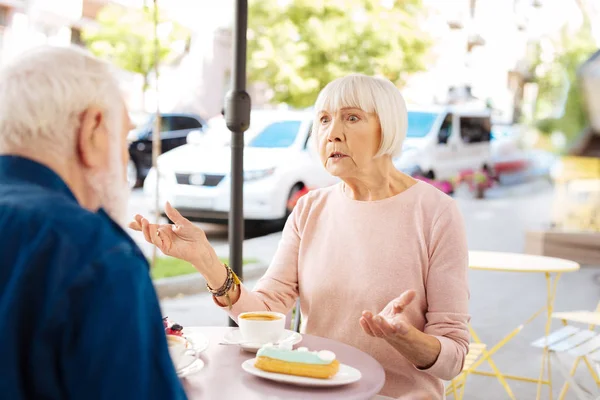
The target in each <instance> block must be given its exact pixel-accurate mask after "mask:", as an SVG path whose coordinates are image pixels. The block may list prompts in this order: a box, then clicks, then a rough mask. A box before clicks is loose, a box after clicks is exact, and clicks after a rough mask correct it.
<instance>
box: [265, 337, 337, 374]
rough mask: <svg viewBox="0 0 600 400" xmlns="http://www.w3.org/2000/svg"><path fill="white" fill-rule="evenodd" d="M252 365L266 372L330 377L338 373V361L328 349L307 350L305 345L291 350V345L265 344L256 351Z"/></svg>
mask: <svg viewBox="0 0 600 400" xmlns="http://www.w3.org/2000/svg"><path fill="white" fill-rule="evenodd" d="M254 366H255V367H256V368H258V369H261V370H263V371H267V372H275V373H279V374H286V375H295V376H305V377H309V378H318V379H330V378H332V377H334V376H335V374H337V373H338V371H339V369H340V363H339V361H338V360H337V359H336V356H335V353H334V352H332V351H329V350H321V351H308V349H307V348H306V347H300V348H299V349H297V350H292V348H291V345H289V344H288V345H285V344H281V345H279V346H277V347H276V346H274V345H272V344H266V345H264V346H263V347H261V348H260V350H258V353H256V362H255V364H254Z"/></svg>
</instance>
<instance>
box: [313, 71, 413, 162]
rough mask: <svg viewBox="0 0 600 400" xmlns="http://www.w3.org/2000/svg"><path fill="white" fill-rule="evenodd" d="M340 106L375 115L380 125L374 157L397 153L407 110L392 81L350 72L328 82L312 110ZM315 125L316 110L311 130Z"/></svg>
mask: <svg viewBox="0 0 600 400" xmlns="http://www.w3.org/2000/svg"><path fill="white" fill-rule="evenodd" d="M343 108H359V109H361V110H363V111H366V112H368V113H373V114H376V115H377V116H378V118H379V125H380V126H381V145H380V148H379V152H378V153H377V154H376V156H382V155H390V156H392V157H398V156H400V153H401V152H402V143H403V142H404V139H405V137H406V129H407V127H408V116H407V115H408V112H407V109H406V103H405V101H404V98H403V97H402V94H400V91H399V90H398V88H397V87H396V86H394V84H393V83H392V82H390V81H389V80H387V79H384V78H379V77H370V76H367V75H363V74H351V75H347V76H344V77H342V78H338V79H336V80H334V81H332V82H330V83H329V84H328V85H327V86H325V88H323V90H321V92H320V93H319V96H318V98H317V101H316V103H315V110H317V111H318V110H341V109H343ZM318 128H319V115H318V113H317V114H316V115H315V119H314V122H313V133H316V131H317V130H318ZM316 136H317V135H313V137H316Z"/></svg>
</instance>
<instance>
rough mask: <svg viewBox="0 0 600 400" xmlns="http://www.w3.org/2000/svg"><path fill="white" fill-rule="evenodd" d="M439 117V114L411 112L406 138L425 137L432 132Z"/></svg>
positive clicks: (409, 113)
mask: <svg viewBox="0 0 600 400" xmlns="http://www.w3.org/2000/svg"><path fill="white" fill-rule="evenodd" d="M438 116H439V114H436V113H431V112H424V111H409V112H408V130H407V131H406V137H409V138H422V137H425V136H426V135H427V134H428V133H429V132H431V128H432V127H433V124H434V122H435V121H436V119H437V118H438Z"/></svg>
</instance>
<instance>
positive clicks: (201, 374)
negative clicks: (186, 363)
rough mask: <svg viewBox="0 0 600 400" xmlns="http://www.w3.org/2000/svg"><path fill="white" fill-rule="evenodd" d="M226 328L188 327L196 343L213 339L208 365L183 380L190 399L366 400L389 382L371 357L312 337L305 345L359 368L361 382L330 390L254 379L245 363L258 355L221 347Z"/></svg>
mask: <svg viewBox="0 0 600 400" xmlns="http://www.w3.org/2000/svg"><path fill="white" fill-rule="evenodd" d="M230 329H235V328H225V327H186V328H185V332H186V335H188V336H189V337H190V338H191V339H192V340H194V336H196V335H203V336H205V337H206V338H208V340H209V342H210V343H209V345H208V349H206V351H204V352H202V353H201V354H200V358H201V359H202V360H203V361H204V363H205V366H204V368H203V369H202V370H200V371H198V372H197V373H195V374H193V375H189V376H187V377H185V378H183V379H182V382H183V387H184V388H185V391H186V393H187V395H188V398H189V399H190V400H195V399H237V398H239V399H244V400H255V399H256V400H258V399H267V398H268V399H270V400H278V399H282V400H283V399H306V398H310V399H311V400H318V399H347V400H353V399H356V400H359V399H360V400H366V399H370V398H371V397H372V396H374V395H375V394H377V393H378V392H379V391H380V390H381V388H382V387H383V385H384V383H385V372H384V370H383V367H382V366H381V364H379V363H378V362H377V361H376V360H375V359H374V358H373V357H371V356H370V355H368V354H366V353H364V352H362V351H360V350H358V349H356V348H354V347H351V346H348V345H346V344H343V343H340V342H337V341H335V340H331V339H325V338H321V337H317V336H312V335H302V337H303V338H302V342H300V343H299V344H298V345H297V346H296V347H300V346H304V347H308V348H309V349H310V350H331V351H333V352H334V353H335V354H336V356H337V359H338V360H339V361H340V363H342V364H346V365H349V366H351V367H354V368H356V369H358V370H359V371H360V372H361V374H362V378H361V380H360V381H358V382H355V383H352V384H349V385H344V386H339V387H328V388H308V387H301V386H292V385H286V384H282V383H277V382H273V381H270V380H267V379H262V378H259V377H256V376H253V375H251V374H249V373H247V372H245V371H244V370H243V369H242V363H243V362H244V361H246V360H249V359H252V358H254V357H256V354H252V353H248V352H245V351H243V350H241V349H240V348H239V347H238V346H235V345H220V344H219V343H221V342H222V341H223V337H224V335H225V334H226V333H227V331H228V330H230Z"/></svg>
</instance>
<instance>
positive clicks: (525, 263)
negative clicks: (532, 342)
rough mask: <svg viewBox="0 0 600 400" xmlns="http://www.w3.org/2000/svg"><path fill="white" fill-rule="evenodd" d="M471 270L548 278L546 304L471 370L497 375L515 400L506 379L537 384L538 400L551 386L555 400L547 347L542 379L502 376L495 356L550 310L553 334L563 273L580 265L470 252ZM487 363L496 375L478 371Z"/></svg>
mask: <svg viewBox="0 0 600 400" xmlns="http://www.w3.org/2000/svg"><path fill="white" fill-rule="evenodd" d="M469 267H470V268H472V269H477V270H484V271H502V272H525V273H541V274H544V276H545V277H546V292H547V293H546V305H545V306H543V307H542V308H540V309H539V310H538V311H536V312H535V313H534V314H533V315H532V316H531V317H529V319H527V321H525V322H524V323H523V324H521V325H519V326H518V327H517V328H515V329H514V330H513V331H512V332H510V333H509V334H508V335H506V336H505V337H504V338H503V339H502V340H500V342H498V343H497V344H496V345H494V346H492V347H491V348H490V349H489V350H487V351H485V350H484V352H483V357H481V358H480V359H479V360H478V361H477V362H475V363H473V365H472V366H471V368H470V369H471V371H470V373H472V374H476V375H486V376H495V377H496V378H498V380H499V381H500V383H501V384H502V386H503V387H504V389H505V390H506V392H507V393H508V395H509V396H510V398H511V399H515V396H514V394H513V393H512V390H511V389H510V386H509V385H508V383H507V382H506V379H512V380H519V381H525V382H534V383H537V385H538V388H537V397H536V398H537V399H538V400H539V399H540V397H541V392H542V385H543V384H545V385H548V386H549V387H550V396H549V397H548V398H549V399H552V375H551V369H550V357H549V356H548V349H547V348H545V349H544V353H543V355H542V365H541V370H540V375H539V377H538V379H534V378H528V377H522V376H514V375H505V374H502V373H501V372H500V371H499V370H498V368H497V367H496V365H495V363H494V361H493V360H492V358H491V356H492V355H493V354H494V353H496V352H497V351H498V350H499V349H500V348H502V347H503V346H504V345H506V344H507V343H508V342H509V341H510V340H511V339H512V338H513V337H515V336H516V335H517V334H518V333H519V332H520V331H521V330H522V329H523V328H524V327H525V326H526V325H527V324H529V323H531V322H532V321H533V320H535V319H536V318H537V317H539V316H540V315H541V314H542V313H543V312H544V311H546V335H548V334H550V328H551V324H552V310H553V308H554V299H555V297H556V286H557V284H558V279H559V278H560V275H561V274H562V273H563V272H574V271H577V270H579V264H578V263H576V262H574V261H570V260H564V259H560V258H553V257H544V256H534V255H528V254H516V253H499V252H490V251H470V252H469ZM469 329H470V331H471V336H472V338H473V341H474V342H475V343H481V340H480V339H479V336H477V334H476V333H475V330H473V328H472V327H470V328H469ZM486 361H487V362H488V364H489V365H490V366H491V367H492V370H493V371H494V372H493V373H489V372H482V371H477V370H476V369H477V367H478V366H479V365H481V364H482V363H483V362H486ZM546 365H547V366H548V373H547V377H548V378H547V379H544V370H545V366H546Z"/></svg>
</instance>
